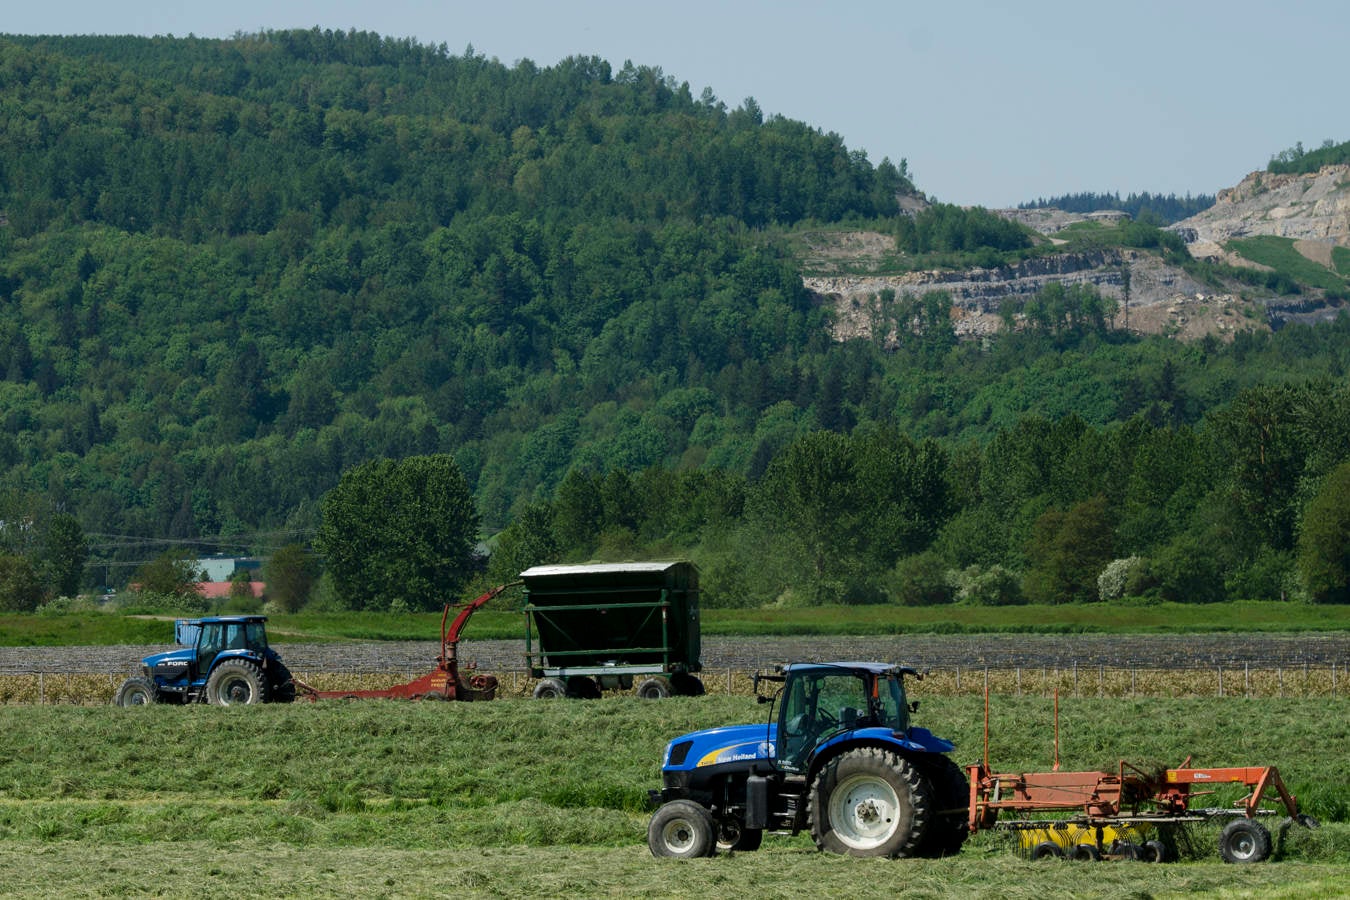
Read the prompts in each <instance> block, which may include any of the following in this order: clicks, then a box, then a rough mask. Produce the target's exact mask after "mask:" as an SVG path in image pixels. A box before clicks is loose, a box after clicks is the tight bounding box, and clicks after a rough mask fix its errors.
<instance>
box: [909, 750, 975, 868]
mask: <svg viewBox="0 0 1350 900" xmlns="http://www.w3.org/2000/svg"><path fill="white" fill-rule="evenodd" d="M923 774H924V776H925V777H926V778H927V779H928V784H929V787H930V790H931V791H932V794H933V807H934V809H933V821H932V823H931V824H930V825H929V826H928V834H927V835H926V836H925V837H924V839H923V846H922V847H920V848H919V854H920V855H921V856H929V857H942V856H952V855H954V854H956V853H959V852H960V851H961V847H962V845H964V844H965V842H966V838H968V837H970V781H969V780H968V779H967V778H966V772H965V770H964V769H962V768H961V767H960V766H958V765H957V764H956V763H954V762H952V760H951V759H950V758H948V757H946V756H939V757H938V759H937V761H936V762H935V763H934V764H933V765H930V766H925V767H924V771H923Z"/></svg>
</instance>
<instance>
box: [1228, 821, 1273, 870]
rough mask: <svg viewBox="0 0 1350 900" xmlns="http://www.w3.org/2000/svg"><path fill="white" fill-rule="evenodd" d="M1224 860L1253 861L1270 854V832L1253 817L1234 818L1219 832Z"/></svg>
mask: <svg viewBox="0 0 1350 900" xmlns="http://www.w3.org/2000/svg"><path fill="white" fill-rule="evenodd" d="M1219 855H1220V856H1222V857H1223V861H1224V862H1229V863H1254V862H1261V860H1263V859H1265V858H1266V857H1268V856H1270V832H1269V831H1267V830H1266V826H1264V825H1262V824H1261V823H1260V822H1258V821H1256V820H1255V819H1234V820H1233V821H1231V822H1229V823H1228V824H1227V825H1226V826H1224V829H1223V831H1221V832H1219Z"/></svg>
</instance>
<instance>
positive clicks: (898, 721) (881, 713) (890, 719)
mask: <svg viewBox="0 0 1350 900" xmlns="http://www.w3.org/2000/svg"><path fill="white" fill-rule="evenodd" d="M876 686H877V690H876V693H877V696H876V699H875V709H876V716H877V718H878V719H879V721H878V722H877V723H876V724H878V725H881V726H884V727H887V728H892V729H894V730H896V731H900V732H905V731H908V730H909V703H908V701H907V700H906V699H905V684H904V681H902V680H901V678H900V676H898V675H894V676H891V677H889V678H878V679H877V680H876Z"/></svg>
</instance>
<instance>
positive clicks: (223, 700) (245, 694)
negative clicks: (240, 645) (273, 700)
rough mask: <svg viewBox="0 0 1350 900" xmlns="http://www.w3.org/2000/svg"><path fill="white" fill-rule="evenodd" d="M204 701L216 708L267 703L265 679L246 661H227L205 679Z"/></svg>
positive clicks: (259, 671) (258, 670)
mask: <svg viewBox="0 0 1350 900" xmlns="http://www.w3.org/2000/svg"><path fill="white" fill-rule="evenodd" d="M206 701H207V702H208V703H214V704H215V705H217V706H235V705H243V704H249V703H266V702H267V678H266V676H264V675H263V671H262V669H260V668H258V666H257V665H256V664H254V663H252V662H250V661H249V660H247V659H227V660H225V661H224V662H223V663H221V664H220V665H218V666H216V668H215V669H214V670H213V671H212V672H211V677H210V678H208V679H206Z"/></svg>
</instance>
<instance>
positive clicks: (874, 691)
mask: <svg viewBox="0 0 1350 900" xmlns="http://www.w3.org/2000/svg"><path fill="white" fill-rule="evenodd" d="M905 675H914V676H916V677H918V672H916V671H915V670H914V669H910V668H907V667H903V666H894V665H889V664H886V663H870V662H868V663H794V664H792V665H788V666H784V667H783V669H782V674H781V675H761V676H758V678H757V679H756V680H757V681H781V682H782V683H783V689H782V692H781V696H782V703H781V705H780V707H779V711H778V727H777V729H776V732H775V735H774V756H775V758H776V759H777V764H778V767H779V768H780V769H783V770H784V771H787V772H805V771H806V770H807V768H808V767H809V764H810V760H811V759H812V757H813V756H815V755H816V753H817V752H818V751H820V750H821V749H823V748H824V747H826V746H828V745H831V744H833V743H834V742H836V741H837V740H842V739H845V738H852V739H858V738H865V737H869V736H874V737H879V738H882V739H884V740H894V739H896V738H897V737H900V738H906V737H908V736H909V733H910V724H909V713H910V711H911V707H910V706H909V704H908V702H907V701H906V698H905V684H904V676H905ZM763 699H764V700H766V701H768V700H770V699H771V698H763ZM927 736H928V735H927V734H926V732H925V735H924V736H923V737H925V738H926V737H927Z"/></svg>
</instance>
